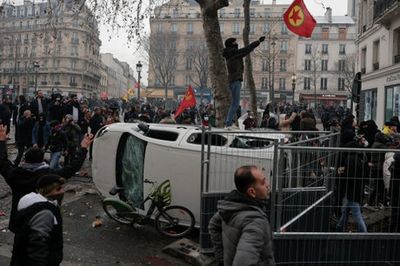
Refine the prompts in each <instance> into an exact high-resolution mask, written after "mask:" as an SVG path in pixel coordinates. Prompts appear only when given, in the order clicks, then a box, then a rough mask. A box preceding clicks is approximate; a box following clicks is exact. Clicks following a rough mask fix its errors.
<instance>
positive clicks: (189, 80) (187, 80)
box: [185, 75, 192, 85]
mask: <svg viewBox="0 0 400 266" xmlns="http://www.w3.org/2000/svg"><path fill="white" fill-rule="evenodd" d="M185 81H186V85H190V83H191V81H192V79H191V78H190V76H189V75H186V79H185Z"/></svg>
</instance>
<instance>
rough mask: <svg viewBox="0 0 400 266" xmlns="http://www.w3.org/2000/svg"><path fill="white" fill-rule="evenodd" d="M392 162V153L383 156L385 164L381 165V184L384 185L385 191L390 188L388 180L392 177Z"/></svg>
mask: <svg viewBox="0 0 400 266" xmlns="http://www.w3.org/2000/svg"><path fill="white" fill-rule="evenodd" d="M393 162H394V152H387V153H386V154H385V162H384V163H383V183H384V184H385V189H389V188H390V179H391V176H392V171H391V168H392V165H393Z"/></svg>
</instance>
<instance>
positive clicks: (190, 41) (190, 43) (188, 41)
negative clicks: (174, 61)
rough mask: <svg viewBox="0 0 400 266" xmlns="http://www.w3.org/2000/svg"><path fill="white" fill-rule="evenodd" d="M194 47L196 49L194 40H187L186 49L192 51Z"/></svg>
mask: <svg viewBox="0 0 400 266" xmlns="http://www.w3.org/2000/svg"><path fill="white" fill-rule="evenodd" d="M193 47H194V43H193V40H187V43H186V49H188V50H192V49H193Z"/></svg>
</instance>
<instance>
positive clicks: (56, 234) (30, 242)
mask: <svg viewBox="0 0 400 266" xmlns="http://www.w3.org/2000/svg"><path fill="white" fill-rule="evenodd" d="M62 258H63V233H62V218H61V213H60V209H59V207H58V206H57V205H56V203H53V202H50V201H48V200H47V199H46V198H45V197H43V196H42V195H40V194H37V193H34V192H32V193H29V194H27V195H25V196H24V197H22V198H21V200H20V201H19V203H18V212H17V214H16V218H15V236H14V246H13V256H12V258H11V266H25V265H27V266H29V265H48V266H56V265H60V263H61V261H62Z"/></svg>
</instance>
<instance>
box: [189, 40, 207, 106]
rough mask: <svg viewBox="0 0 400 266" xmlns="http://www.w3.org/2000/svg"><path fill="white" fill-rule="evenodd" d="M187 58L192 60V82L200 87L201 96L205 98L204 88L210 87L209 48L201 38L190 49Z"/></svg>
mask: <svg viewBox="0 0 400 266" xmlns="http://www.w3.org/2000/svg"><path fill="white" fill-rule="evenodd" d="M187 58H188V60H190V62H188V63H190V64H191V66H190V67H191V68H192V70H193V71H194V76H190V78H191V82H193V84H194V85H196V86H197V87H199V88H200V98H201V101H202V100H203V96H204V88H208V79H209V73H208V68H209V66H208V50H207V46H206V44H205V43H204V42H202V41H201V40H196V41H195V44H194V47H193V49H192V50H190V51H188V53H187Z"/></svg>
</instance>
